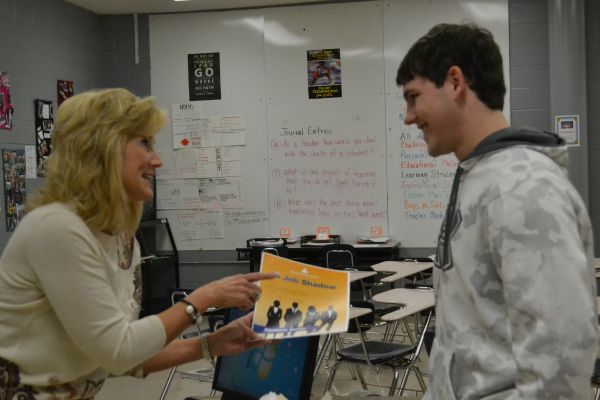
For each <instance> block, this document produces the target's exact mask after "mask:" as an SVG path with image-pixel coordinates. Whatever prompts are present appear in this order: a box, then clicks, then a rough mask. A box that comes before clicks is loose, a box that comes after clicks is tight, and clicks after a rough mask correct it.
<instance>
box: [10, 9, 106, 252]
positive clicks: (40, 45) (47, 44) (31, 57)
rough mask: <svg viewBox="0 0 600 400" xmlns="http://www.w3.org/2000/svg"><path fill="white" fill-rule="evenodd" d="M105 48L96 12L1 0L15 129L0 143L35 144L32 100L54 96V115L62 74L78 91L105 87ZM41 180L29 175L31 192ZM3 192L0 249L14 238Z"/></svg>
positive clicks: (28, 192)
mask: <svg viewBox="0 0 600 400" xmlns="http://www.w3.org/2000/svg"><path fill="white" fill-rule="evenodd" d="M101 48H102V36H101V23H100V19H99V17H98V16H97V15H96V14H94V13H92V12H89V11H86V10H83V9H81V8H79V7H76V6H73V5H71V4H67V3H65V2H64V1H61V0H44V1H39V0H0V71H7V72H8V73H9V74H10V79H11V86H12V88H11V97H12V102H13V104H14V107H15V112H14V127H13V129H12V130H11V131H5V130H0V148H20V149H22V148H23V145H33V144H34V139H35V138H34V132H35V130H34V110H33V99H36V98H39V99H46V100H52V101H54V103H55V109H54V113H55V114H56V81H57V80H58V79H66V80H72V81H74V82H75V91H76V92H80V91H83V90H87V89H90V88H94V87H100V86H102V85H103V83H102V82H103V79H102V54H101V51H100V49H101ZM0 180H2V178H0ZM41 183H42V179H30V180H27V181H26V190H27V195H28V196H31V194H32V193H34V192H35V190H36V188H37V187H39V185H40V184H41ZM3 193H4V192H3V191H2V194H1V195H0V207H1V210H0V249H3V248H4V246H5V245H6V242H7V241H8V239H9V237H10V234H9V233H7V232H6V229H5V204H4V196H3Z"/></svg>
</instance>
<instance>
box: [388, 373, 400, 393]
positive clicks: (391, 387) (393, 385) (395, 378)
mask: <svg viewBox="0 0 600 400" xmlns="http://www.w3.org/2000/svg"><path fill="white" fill-rule="evenodd" d="M392 368H393V371H394V377H393V378H392V384H391V385H390V391H389V393H388V396H389V397H392V396H393V395H394V392H395V391H396V386H397V384H398V378H400V371H399V370H398V369H397V368H396V367H392Z"/></svg>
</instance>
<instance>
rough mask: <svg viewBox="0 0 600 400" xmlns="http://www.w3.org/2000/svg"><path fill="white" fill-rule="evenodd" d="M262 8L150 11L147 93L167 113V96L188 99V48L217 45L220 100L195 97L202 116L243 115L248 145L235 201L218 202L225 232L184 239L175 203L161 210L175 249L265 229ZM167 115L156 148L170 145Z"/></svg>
mask: <svg viewBox="0 0 600 400" xmlns="http://www.w3.org/2000/svg"><path fill="white" fill-rule="evenodd" d="M263 24H264V17H263V14H262V12H261V11H239V12H238V11H231V12H223V13H221V12H209V13H194V14H168V15H153V16H151V17H150V60H151V63H150V65H151V73H150V76H151V84H152V94H153V96H155V97H156V99H157V104H158V106H159V107H161V108H163V109H165V110H166V111H167V113H168V114H169V115H170V112H171V105H172V104H182V103H188V102H189V97H188V69H187V55H188V54H194V53H210V52H219V53H220V66H221V100H208V101H196V102H193V104H194V106H195V107H196V108H199V109H200V110H201V111H202V113H203V114H205V115H206V116H226V115H243V116H244V120H245V126H246V145H245V146H244V147H243V154H242V157H241V163H242V165H243V168H244V171H245V172H244V175H243V177H242V196H243V198H242V202H243V208H241V209H225V210H224V235H223V236H224V238H222V239H202V240H183V234H182V232H180V225H179V221H178V214H179V212H178V211H175V210H159V211H158V216H159V217H166V218H168V219H169V222H170V225H171V229H172V231H173V236H174V238H175V241H176V243H177V248H178V249H179V250H199V249H210V250H213V249H214V250H219V249H233V248H235V247H239V246H241V245H245V243H246V239H247V238H251V237H254V236H256V235H264V234H266V232H267V230H268V197H267V190H268V189H267V188H268V180H267V154H266V141H265V131H266V120H265V115H266V100H265V92H266V83H265V72H264V71H265V64H264V50H263ZM172 137H173V131H172V126H171V121H170V118H169V121H168V122H167V124H166V126H165V128H164V129H163V132H161V134H159V135H158V136H157V143H156V148H157V150H158V151H160V152H161V153H169V152H174V150H173V141H172Z"/></svg>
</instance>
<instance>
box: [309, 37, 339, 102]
mask: <svg viewBox="0 0 600 400" xmlns="http://www.w3.org/2000/svg"><path fill="white" fill-rule="evenodd" d="M306 64H307V66H306V69H307V74H308V98H309V99H324V98H328V97H342V63H341V60H340V49H322V50H308V51H307V52H306Z"/></svg>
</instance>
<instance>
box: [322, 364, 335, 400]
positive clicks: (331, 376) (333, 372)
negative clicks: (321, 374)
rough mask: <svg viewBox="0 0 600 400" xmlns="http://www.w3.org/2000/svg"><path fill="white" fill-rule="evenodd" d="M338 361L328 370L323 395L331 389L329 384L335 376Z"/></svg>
mask: <svg viewBox="0 0 600 400" xmlns="http://www.w3.org/2000/svg"><path fill="white" fill-rule="evenodd" d="M337 366H338V363H335V364H333V366H332V367H331V370H329V378H327V382H325V386H324V387H323V396H325V393H327V392H329V391H330V390H331V385H333V378H335V372H336V371H337Z"/></svg>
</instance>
